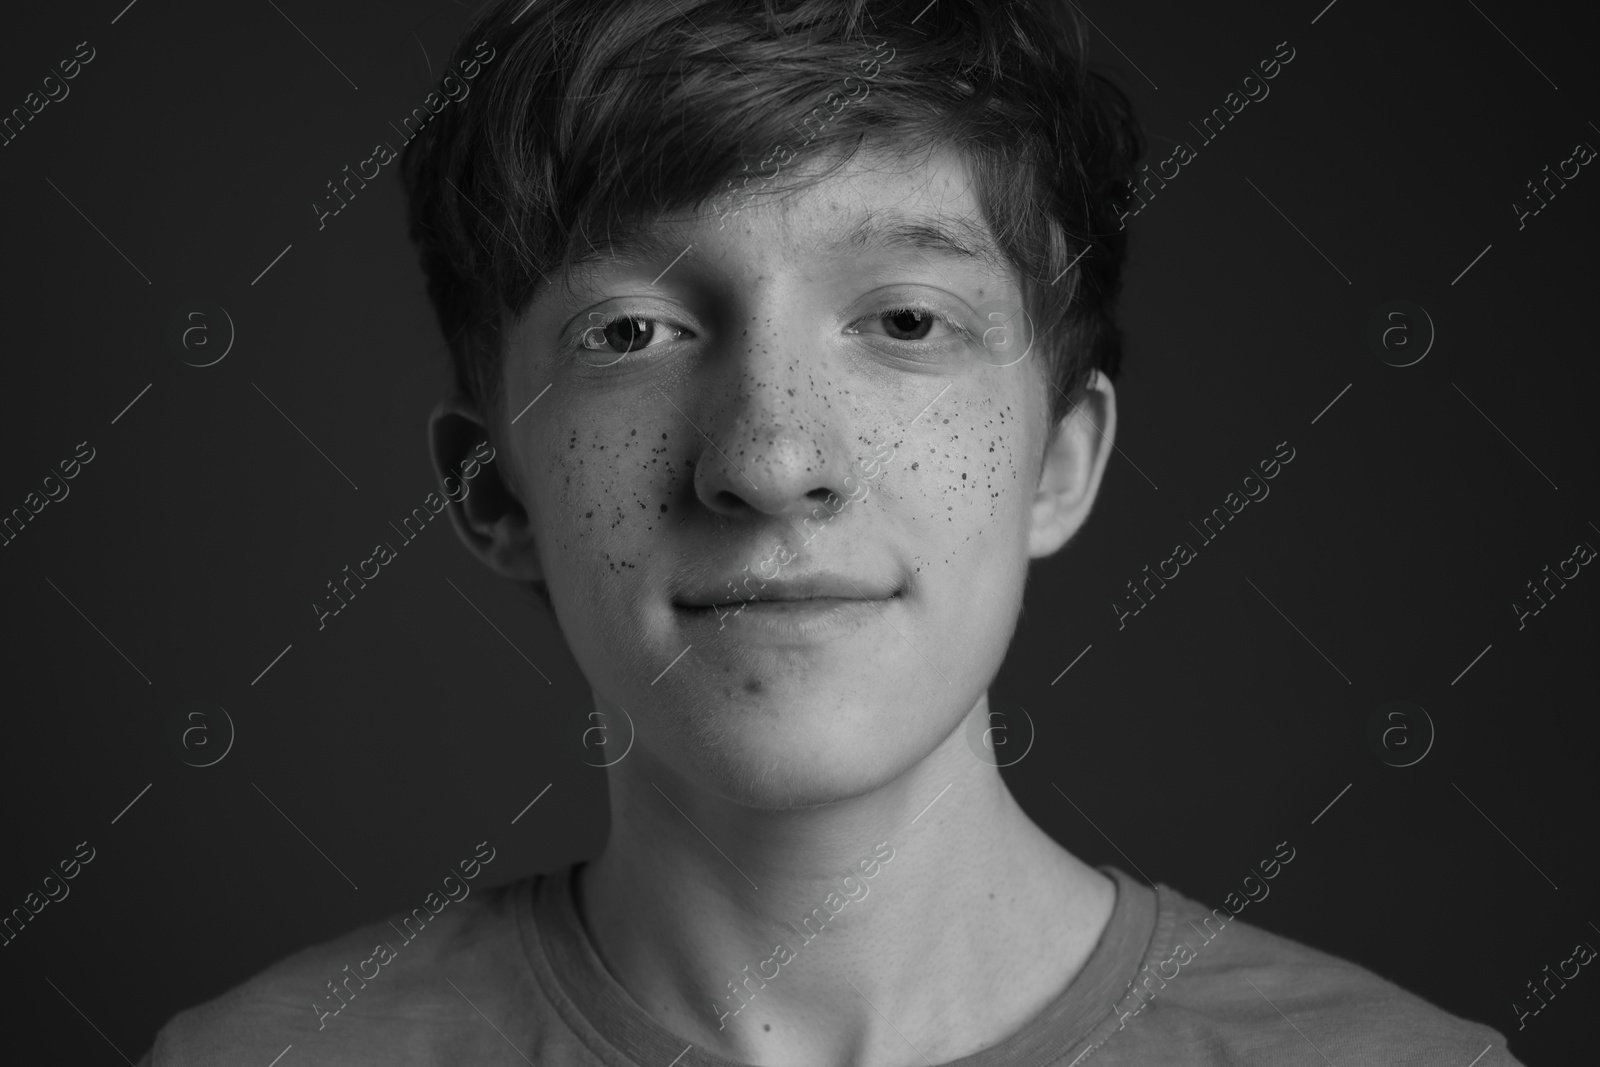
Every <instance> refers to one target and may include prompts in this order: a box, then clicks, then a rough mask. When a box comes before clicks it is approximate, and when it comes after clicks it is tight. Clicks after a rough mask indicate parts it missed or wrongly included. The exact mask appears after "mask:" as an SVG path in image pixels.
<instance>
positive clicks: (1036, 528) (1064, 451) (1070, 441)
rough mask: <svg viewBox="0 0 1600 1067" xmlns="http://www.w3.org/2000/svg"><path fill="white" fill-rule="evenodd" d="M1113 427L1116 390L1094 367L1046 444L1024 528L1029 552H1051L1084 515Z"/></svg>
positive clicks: (1039, 555) (1113, 436) (1107, 454)
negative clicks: (1070, 407) (1031, 504)
mask: <svg viewBox="0 0 1600 1067" xmlns="http://www.w3.org/2000/svg"><path fill="white" fill-rule="evenodd" d="M1116 432H1117V398H1116V390H1115V389H1114V388H1113V387H1112V385H1111V380H1110V379H1109V378H1107V377H1106V375H1105V374H1104V372H1102V371H1098V370H1097V371H1095V372H1094V374H1093V376H1092V377H1091V378H1090V381H1089V384H1088V385H1087V386H1086V387H1085V389H1084V391H1083V396H1082V398H1081V399H1080V400H1079V401H1078V403H1077V404H1076V405H1074V407H1073V408H1072V409H1071V410H1069V411H1068V412H1067V413H1066V414H1065V415H1063V416H1062V417H1061V419H1060V421H1059V422H1057V423H1056V424H1055V426H1053V427H1052V430H1051V434H1050V439H1049V443H1048V444H1047V445H1046V446H1045V450H1044V458H1043V461H1042V463H1041V466H1040V470H1039V486H1038V489H1037V490H1035V492H1034V498H1033V514H1032V516H1031V524H1030V527H1029V530H1028V555H1029V557H1030V558H1032V559H1042V558H1043V557H1045V556H1049V555H1053V554H1054V553H1055V552H1057V551H1058V550H1059V549H1060V548H1061V546H1063V545H1065V544H1066V543H1067V542H1068V541H1069V540H1071V538H1072V536H1073V535H1074V534H1076V533H1077V532H1078V530H1079V529H1081V528H1082V527H1083V524H1084V523H1085V522H1086V521H1088V518H1089V511H1090V509H1091V508H1093V506H1094V501H1095V498H1096V496H1098V495H1099V492H1100V480H1101V478H1102V477H1103V476H1104V474H1105V469H1106V464H1107V462H1108V461H1109V460H1110V458H1111V452H1112V443H1113V442H1114V441H1115V440H1116Z"/></svg>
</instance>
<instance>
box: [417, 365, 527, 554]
mask: <svg viewBox="0 0 1600 1067" xmlns="http://www.w3.org/2000/svg"><path fill="white" fill-rule="evenodd" d="M490 437H491V435H490V432H489V428H488V426H487V425H486V424H485V422H484V420H483V417H482V415H480V414H479V413H478V411H477V409H476V408H475V407H474V405H473V404H472V402H471V401H469V400H467V399H466V398H464V397H462V396H459V395H453V396H450V397H447V398H445V399H444V400H441V401H440V402H439V404H438V406H437V407H435V408H434V409H433V414H432V416H431V417H430V418H429V421H428V443H429V451H430V453H431V454H432V457H433V469H434V475H435V477H436V478H438V479H440V481H441V483H442V481H443V480H444V479H445V478H452V479H453V478H456V477H457V476H458V474H457V472H459V471H460V470H461V469H462V465H463V463H465V462H468V461H469V460H470V461H471V462H472V463H473V464H474V465H475V466H478V467H479V470H478V473H477V476H476V477H475V478H474V480H473V483H472V491H471V492H470V493H462V494H461V496H460V498H459V499H457V498H456V497H455V496H454V495H452V494H446V495H447V496H449V501H448V507H447V510H448V511H449V513H450V524H451V525H452V526H453V527H454V528H455V531H456V535H457V536H458V537H460V539H461V542H462V544H464V545H466V546H467V548H468V550H470V551H471V552H472V554H473V555H474V556H476V557H478V559H479V560H481V561H482V562H483V563H484V565H485V566H487V567H488V568H489V569H490V570H492V571H494V572H495V573H496V574H499V575H500V576H502V577H504V578H511V579H513V580H515V581H520V582H530V581H543V580H544V569H543V567H542V566H541V565H540V563H539V553H538V551H537V548H536V546H535V543H534V537H533V527H532V523H531V521H530V519H529V516H528V511H527V509H526V508H525V507H524V506H523V505H522V502H521V500H520V499H519V495H518V492H517V490H516V488H515V486H514V478H515V472H514V471H513V470H512V469H511V467H510V464H508V463H507V462H506V461H507V459H508V454H507V453H506V452H505V451H504V450H496V449H495V448H494V447H493V446H492V443H490ZM485 452H487V453H488V454H489V455H490V456H492V457H493V458H492V459H484V458H483V457H484V454H485Z"/></svg>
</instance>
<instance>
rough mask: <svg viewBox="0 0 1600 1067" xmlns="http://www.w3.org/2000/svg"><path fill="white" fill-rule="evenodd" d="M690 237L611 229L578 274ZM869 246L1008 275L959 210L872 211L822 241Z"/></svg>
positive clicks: (986, 237)
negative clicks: (938, 212) (953, 212)
mask: <svg viewBox="0 0 1600 1067" xmlns="http://www.w3.org/2000/svg"><path fill="white" fill-rule="evenodd" d="M688 245H689V239H688V238H687V237H685V236H684V235H683V233H682V232H681V231H680V230H678V229H677V228H675V227H665V228H654V227H651V228H645V229H629V230H627V231H625V232H623V233H618V234H612V235H610V236H609V238H608V240H607V242H606V243H605V244H604V245H600V246H593V247H591V248H590V249H588V250H585V251H584V252H582V253H580V254H579V255H577V256H575V257H574V261H573V269H574V271H575V272H576V273H578V274H579V275H582V274H584V273H587V272H588V271H590V270H593V269H594V268H595V267H597V266H598V265H599V264H600V263H601V262H603V261H607V260H624V261H629V262H649V261H653V260H660V261H662V262H663V263H665V261H667V260H670V259H672V258H673V257H675V256H679V255H682V253H683V252H684V251H686V250H687V247H688ZM873 248H884V249H909V250H913V251H917V252H921V253H923V254H925V255H931V256H938V257H943V258H946V259H955V260H960V261H964V262H969V263H981V264H983V265H985V266H987V267H988V268H989V269H990V270H992V271H994V272H995V273H997V274H1002V275H1003V274H1006V273H1007V272H1008V269H1009V261H1008V260H1007V259H1006V257H1005V256H1004V254H1002V253H1001V251H1000V249H999V248H998V247H997V246H996V244H995V241H994V238H993V237H992V236H991V235H990V233H989V230H988V227H986V226H984V225H983V224H982V223H979V222H975V221H973V220H971V219H968V218H966V217H964V216H961V215H923V214H907V213H905V212H902V211H885V212H874V211H871V210H868V211H866V212H865V213H863V214H862V215H861V216H860V217H859V218H857V219H856V220H855V222H854V224H853V225H851V226H850V228H849V229H848V230H847V231H845V234H844V236H843V237H841V238H839V239H837V240H834V241H831V242H829V243H828V244H827V245H825V246H823V249H824V251H825V252H827V253H829V254H833V255H860V254H862V253H864V252H868V251H870V250H872V249H873Z"/></svg>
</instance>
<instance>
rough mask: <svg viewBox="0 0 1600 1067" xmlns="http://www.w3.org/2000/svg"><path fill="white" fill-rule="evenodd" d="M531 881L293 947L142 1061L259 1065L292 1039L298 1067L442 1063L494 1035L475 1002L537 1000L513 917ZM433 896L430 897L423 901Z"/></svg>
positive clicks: (185, 1019) (167, 1035) (162, 1037)
mask: <svg viewBox="0 0 1600 1067" xmlns="http://www.w3.org/2000/svg"><path fill="white" fill-rule="evenodd" d="M533 881H534V880H532V879H528V880H523V881H519V882H514V883H511V884H510V885H506V886H502V887H499V888H493V889H480V890H477V891H475V892H470V893H469V894H467V895H466V896H463V897H462V898H461V899H460V900H449V901H444V902H443V904H442V905H440V906H438V910H437V911H434V909H433V907H422V908H418V909H415V910H414V911H413V912H402V913H399V914H396V915H394V916H392V917H391V918H388V919H383V920H379V921H378V922H374V923H370V924H368V925H365V926H362V927H360V928H358V929H355V930H352V931H350V932H349V933H346V934H343V935H341V936H339V937H336V938H334V939H332V940H330V941H326V942H324V943H322V944H319V945H314V946H312V947H310V948H306V949H303V950H301V951H299V952H296V953H295V954H294V955H292V956H289V957H287V958H286V959H283V960H280V961H279V962H277V963H275V964H273V965H272V966H271V967H268V968H267V969H266V970H264V971H262V972H261V973H259V974H257V975H255V976H254V977H253V978H250V979H249V980H248V981H246V982H244V983H243V984H241V985H239V986H237V987H235V988H234V989H231V990H229V991H228V992H226V993H224V994H222V995H221V996H219V997H217V998H216V999H214V1000H211V1001H208V1002H207V1003H204V1004H201V1005H199V1006H197V1007H194V1008H190V1009H188V1010H186V1011H183V1012H180V1013H179V1014H177V1015H176V1016H174V1017H173V1018H172V1020H171V1021H169V1022H168V1023H167V1024H166V1025H165V1026H164V1027H162V1028H161V1030H160V1032H159V1033H158V1034H157V1035H156V1039H155V1044H154V1046H153V1047H152V1048H151V1050H150V1051H149V1052H148V1053H147V1054H146V1058H145V1059H144V1060H142V1061H141V1067H144V1065H145V1064H149V1067H189V1065H191V1064H214V1063H235V1062H237V1063H257V1062H258V1063H260V1064H267V1063H271V1062H274V1061H275V1058H276V1057H277V1056H279V1055H280V1054H281V1053H283V1052H284V1051H285V1050H286V1048H288V1047H290V1046H293V1047H294V1049H295V1062H296V1064H297V1067H305V1065H306V1064H320V1063H328V1064H333V1063H337V1064H342V1065H358V1064H369V1063H370V1064H385V1065H390V1064H414V1063H415V1064H421V1063H433V1062H438V1060H439V1057H438V1056H437V1054H436V1053H437V1052H439V1051H441V1050H443V1049H444V1048H449V1049H451V1050H453V1051H455V1052H458V1053H465V1052H468V1050H471V1049H473V1048H476V1047H477V1045H478V1043H479V1042H480V1041H481V1040H482V1038H483V1037H484V1035H485V1034H486V1035H487V1037H488V1038H489V1039H491V1040H493V1041H499V1040H500V1039H499V1038H498V1037H496V1036H495V1032H494V1031H493V1030H491V1029H490V1028H489V1027H487V1026H484V1024H483V1021H482V1017H481V1016H480V1015H479V1014H478V1010H479V1009H483V1010H486V1011H488V1010H493V1008H494V1007H496V1006H499V1005H502V1004H506V1005H509V1002H511V1001H513V1000H515V999H519V998H520V999H521V1000H522V1002H523V1003H522V1005H521V1013H522V1017H523V1018H524V1019H525V1020H528V1019H530V1016H529V1014H528V1007H527V1005H528V1004H530V1003H536V1002H537V1001H538V999H539V993H538V989H537V986H536V985H535V983H534V981H533V979H532V976H531V974H530V973H529V968H528V965H527V962H526V956H525V954H524V947H523V945H522V940H521V937H522V935H521V931H520V930H519V925H518V916H517V911H518V907H519V905H520V901H521V900H522V898H523V897H524V896H525V895H526V894H528V893H529V892H530V891H531V883H532V882H533ZM441 900H442V898H440V897H439V896H438V895H436V894H429V897H428V901H429V902H430V904H432V905H439V902H440V901H441ZM424 920H425V921H424ZM469 997H470V998H471V999H470V1000H469V999H468V998H469ZM474 1003H475V1004H476V1005H477V1007H476V1008H475V1007H474V1006H473V1005H474ZM508 1013H509V1006H508ZM468 1058H469V1059H470V1058H471V1057H470V1056H468Z"/></svg>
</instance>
